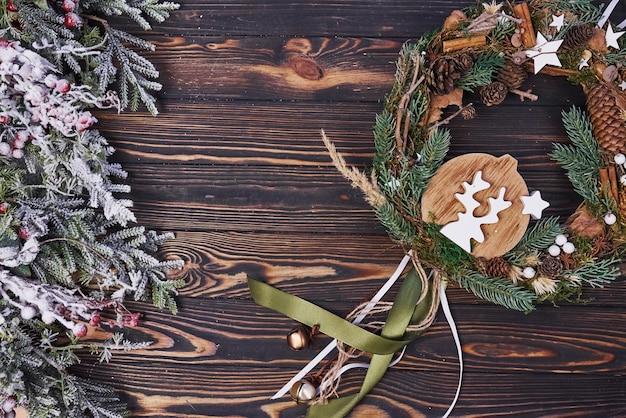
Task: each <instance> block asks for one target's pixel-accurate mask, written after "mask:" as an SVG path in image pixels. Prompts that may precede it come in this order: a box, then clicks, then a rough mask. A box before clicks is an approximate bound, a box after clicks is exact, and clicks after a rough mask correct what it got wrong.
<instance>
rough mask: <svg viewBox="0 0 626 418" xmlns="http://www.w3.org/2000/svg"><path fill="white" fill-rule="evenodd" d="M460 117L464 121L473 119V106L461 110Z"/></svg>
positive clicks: (474, 115) (474, 113)
mask: <svg viewBox="0 0 626 418" xmlns="http://www.w3.org/2000/svg"><path fill="white" fill-rule="evenodd" d="M461 117H462V118H463V119H465V120H469V119H474V118H475V117H476V109H475V108H474V106H472V105H471V104H470V105H467V106H465V107H464V108H463V109H462V110H461Z"/></svg>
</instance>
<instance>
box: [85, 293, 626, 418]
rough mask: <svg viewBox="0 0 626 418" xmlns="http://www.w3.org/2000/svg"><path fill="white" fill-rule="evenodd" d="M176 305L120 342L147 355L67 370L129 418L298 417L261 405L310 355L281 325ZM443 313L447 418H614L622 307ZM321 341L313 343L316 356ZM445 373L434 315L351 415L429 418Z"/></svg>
mask: <svg viewBox="0 0 626 418" xmlns="http://www.w3.org/2000/svg"><path fill="white" fill-rule="evenodd" d="M181 302H182V306H183V308H184V309H183V310H182V311H181V313H180V314H179V315H178V316H175V317H174V316H171V315H168V314H164V313H162V312H158V311H156V310H154V309H153V308H149V307H145V308H144V309H143V311H144V312H145V313H146V316H145V320H144V321H143V322H142V325H141V327H140V328H138V329H136V330H134V331H133V332H131V335H134V336H135V338H138V339H153V340H154V341H156V343H155V344H154V346H153V347H152V348H148V349H146V350H142V351H138V352H130V353H120V354H118V355H117V356H116V357H115V362H114V364H93V363H91V364H89V363H83V364H82V365H81V366H80V368H79V369H80V370H82V371H84V372H85V373H89V375H90V376H91V377H92V378H93V379H96V380H100V381H107V382H109V383H112V384H114V385H115V386H116V387H118V388H119V389H120V390H124V391H125V392H126V393H128V394H130V395H131V399H132V404H133V406H134V407H135V408H137V411H138V413H137V414H136V416H154V417H156V416H176V417H183V416H233V414H234V416H285V417H295V416H301V415H302V414H303V413H304V411H303V409H302V408H299V407H296V406H295V405H294V403H293V402H291V401H289V400H288V399H287V398H283V399H281V400H279V401H269V400H268V399H269V397H270V396H271V395H272V394H273V393H274V391H275V388H278V387H280V386H281V385H282V383H284V382H285V381H286V380H288V379H289V378H290V377H291V376H292V375H293V374H294V373H295V372H296V371H297V370H299V369H300V368H301V367H302V366H303V365H304V364H305V363H306V362H307V361H308V359H309V358H311V357H313V355H314V354H315V349H311V350H306V351H302V352H294V351H292V350H290V349H289V348H288V347H287V344H286V342H285V336H286V334H287V331H288V330H289V329H290V327H291V326H292V325H293V322H291V321H289V320H285V318H283V317H281V316H280V315H278V314H276V313H274V312H271V311H269V310H261V309H259V308H258V307H257V306H256V305H255V304H254V303H252V302H251V301H249V300H241V299H231V300H220V299H213V300H210V301H203V300H201V299H197V298H182V300H181ZM332 305H333V306H328V308H329V309H331V310H333V309H334V310H335V311H336V312H342V311H345V310H346V309H349V308H348V306H347V305H346V304H345V303H343V302H341V301H339V302H337V303H335V304H332ZM133 307H134V308H139V307H137V306H133ZM453 313H454V315H455V316H456V318H457V326H458V329H459V331H460V333H461V336H462V340H463V349H464V356H465V364H466V374H465V386H464V388H465V389H464V391H463V397H462V398H461V401H460V403H459V406H458V409H457V410H456V412H457V413H458V415H456V416H462V415H473V414H479V415H483V414H486V415H490V414H491V415H493V416H500V415H502V414H506V413H509V414H511V415H514V416H518V415H524V414H530V415H533V416H539V415H542V414H552V413H553V414H557V415H558V414H564V413H565V414H567V415H568V416H571V415H570V414H572V415H576V414H580V415H581V416H598V411H601V413H602V414H606V415H605V416H617V415H619V414H620V413H622V412H623V411H624V410H623V408H624V406H623V402H622V401H623V398H622V396H623V393H624V387H623V374H624V372H625V371H626V361H625V360H624V356H623V355H620V354H621V353H623V350H624V349H626V332H625V331H624V329H626V328H625V327H624V325H626V315H625V314H624V313H623V308H622V309H603V308H597V309H586V308H584V307H581V306H572V307H567V308H561V309H553V308H550V307H544V308H541V309H540V310H539V311H538V312H536V313H533V314H531V315H527V316H525V315H524V314H521V313H518V312H512V311H507V310H506V309H504V308H499V309H497V310H494V308H493V306H481V307H476V306H463V305H455V306H453ZM522 318H523V319H522ZM573 318H576V319H575V320H573ZM564 323H566V324H569V326H564V325H563V324H564ZM597 324H603V325H602V327H601V328H598V327H597ZM592 329H596V331H595V332H594V331H591V330H592ZM580 330H585V332H584V333H581V332H580ZM325 341H327V340H326V339H324V338H323V337H320V339H319V341H318V342H319V345H320V347H321V346H322V345H323V344H324V343H325ZM260 345H262V347H263V350H259V346H260ZM457 368H458V360H457V358H456V351H455V349H454V345H453V342H452V336H451V333H450V330H449V328H448V326H447V324H446V323H445V321H444V319H443V316H440V317H439V318H438V319H437V321H436V323H435V324H434V325H433V326H432V327H431V328H430V329H429V330H428V332H427V333H426V334H425V335H424V336H423V337H421V338H420V339H418V340H417V341H416V342H414V343H412V344H411V345H410V346H409V349H408V350H407V352H406V354H405V357H404V358H403V360H402V362H401V363H399V364H398V365H397V366H395V367H394V368H393V369H392V370H390V371H389V372H388V373H387V374H386V375H385V377H384V379H383V380H382V382H381V384H380V385H379V386H377V387H376V389H375V390H374V392H373V395H372V396H371V397H368V399H367V400H366V402H365V403H364V405H362V406H361V407H360V409H359V410H357V411H355V412H354V414H353V415H352V416H354V417H360V416H363V415H362V414H366V413H372V414H374V415H373V416H390V417H396V416H416V415H415V414H424V415H425V416H438V415H441V413H442V412H443V411H444V410H445V408H446V405H447V402H449V401H450V400H451V395H452V393H454V388H455V385H456V380H457V374H456V373H457ZM146 370H149V371H150V372H149V373H147V372H146ZM362 377H363V373H362V371H355V372H352V373H349V374H347V375H346V376H345V378H344V389H343V390H344V391H345V392H346V393H350V392H353V391H355V390H356V389H357V388H358V386H359V384H360V380H361V379H362ZM276 414H277V415H276ZM397 414H400V415H397ZM543 416H545V415H543Z"/></svg>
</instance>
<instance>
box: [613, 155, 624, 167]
mask: <svg viewBox="0 0 626 418" xmlns="http://www.w3.org/2000/svg"><path fill="white" fill-rule="evenodd" d="M613 161H615V164H617V165H622V164H624V163H626V155H624V154H622V153H619V154H615V157H613Z"/></svg>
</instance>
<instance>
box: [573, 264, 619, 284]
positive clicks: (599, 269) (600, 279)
mask: <svg viewBox="0 0 626 418" xmlns="http://www.w3.org/2000/svg"><path fill="white" fill-rule="evenodd" d="M619 275H620V269H619V260H618V259H614V258H608V259H604V260H599V261H597V260H594V261H593V262H591V263H588V264H585V265H584V266H581V267H579V268H577V269H576V270H573V271H564V272H563V276H564V277H569V278H571V279H574V280H580V281H582V282H584V283H586V284H588V285H590V286H591V287H604V285H605V284H607V283H610V282H612V281H613V280H615V279H616V278H617V277H618V276H619Z"/></svg>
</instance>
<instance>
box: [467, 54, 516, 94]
mask: <svg viewBox="0 0 626 418" xmlns="http://www.w3.org/2000/svg"><path fill="white" fill-rule="evenodd" d="M504 62H505V58H504V55H501V54H499V53H498V52H495V51H488V52H485V53H483V54H480V55H479V57H478V59H477V60H476V62H474V65H473V67H472V69H471V70H470V71H469V72H468V73H467V74H465V75H464V76H463V77H461V78H460V79H458V80H457V82H456V83H455V85H456V87H458V88H460V89H463V90H466V91H470V92H473V91H474V89H475V88H477V87H481V86H485V85H487V84H489V83H491V81H492V80H493V77H494V75H495V74H496V73H497V72H498V70H500V68H502V67H503V66H504Z"/></svg>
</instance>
